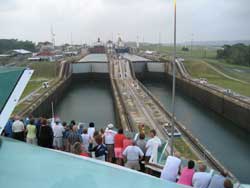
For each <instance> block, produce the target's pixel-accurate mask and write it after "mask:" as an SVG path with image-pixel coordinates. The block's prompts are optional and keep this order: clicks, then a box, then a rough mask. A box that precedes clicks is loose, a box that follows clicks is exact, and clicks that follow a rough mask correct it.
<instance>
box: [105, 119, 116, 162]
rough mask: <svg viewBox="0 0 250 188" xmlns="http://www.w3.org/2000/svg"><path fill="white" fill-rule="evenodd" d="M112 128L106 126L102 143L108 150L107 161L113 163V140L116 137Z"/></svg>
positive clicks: (112, 126)
mask: <svg viewBox="0 0 250 188" xmlns="http://www.w3.org/2000/svg"><path fill="white" fill-rule="evenodd" d="M113 128H114V125H113V124H111V123H110V124H108V127H107V128H106V130H105V132H104V143H105V145H106V146H107V149H108V155H107V161H108V162H113V159H114V158H115V152H114V143H115V141H114V138H115V135H116V133H117V132H116V131H113V130H112V129H113Z"/></svg>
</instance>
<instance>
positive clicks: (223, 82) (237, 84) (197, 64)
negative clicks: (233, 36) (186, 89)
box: [185, 60, 250, 96]
mask: <svg viewBox="0 0 250 188" xmlns="http://www.w3.org/2000/svg"><path fill="white" fill-rule="evenodd" d="M207 63H211V65H212V66H214V67H215V68H216V69H218V70H219V71H221V72H222V73H223V74H226V75H228V76H230V77H233V78H235V79H239V81H237V80H233V78H229V77H227V76H226V75H223V74H221V73H219V72H217V71H216V70H214V69H213V68H211V67H210V66H209V65H208V64H207ZM185 66H186V68H187V70H188V71H189V73H190V74H191V76H192V77H194V78H206V79H207V80H208V82H209V83H212V84H215V85H218V86H221V87H223V88H228V89H231V90H233V91H235V92H237V93H240V94H242V95H245V96H250V82H249V79H250V71H249V72H247V71H245V72H244V73H243V72H238V73H237V71H232V70H233V68H235V67H236V66H235V65H227V64H224V63H220V62H216V61H215V60H212V61H211V60H210V61H209V60H187V61H185ZM227 67H229V68H227ZM238 69H239V67H238V66H237V69H236V70H238ZM241 69H246V70H247V69H248V68H246V67H242V66H241ZM249 70H250V69H249ZM228 72H231V73H228Z"/></svg>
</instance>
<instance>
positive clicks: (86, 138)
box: [82, 134, 90, 151]
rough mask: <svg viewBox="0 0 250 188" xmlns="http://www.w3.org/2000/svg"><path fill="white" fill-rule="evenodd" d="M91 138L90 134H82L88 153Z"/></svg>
mask: <svg viewBox="0 0 250 188" xmlns="http://www.w3.org/2000/svg"><path fill="white" fill-rule="evenodd" d="M89 140H90V136H89V135H88V134H82V144H83V147H84V148H85V150H87V151H88V148H89Z"/></svg>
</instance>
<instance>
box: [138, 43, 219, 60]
mask: <svg viewBox="0 0 250 188" xmlns="http://www.w3.org/2000/svg"><path fill="white" fill-rule="evenodd" d="M182 47H183V46H177V56H178V57H183V58H188V59H189V58H215V57H216V49H215V48H212V47H206V46H193V47H192V51H191V49H190V46H187V47H188V48H189V49H190V50H189V51H187V52H185V51H182ZM142 49H144V50H152V51H158V52H160V53H161V54H163V55H165V56H166V57H170V56H172V55H173V51H174V48H173V46H160V47H159V46H157V45H149V46H143V47H142Z"/></svg>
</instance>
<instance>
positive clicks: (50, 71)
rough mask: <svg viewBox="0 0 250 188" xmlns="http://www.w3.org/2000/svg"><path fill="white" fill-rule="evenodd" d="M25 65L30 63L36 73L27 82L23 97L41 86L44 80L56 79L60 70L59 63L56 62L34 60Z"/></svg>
mask: <svg viewBox="0 0 250 188" xmlns="http://www.w3.org/2000/svg"><path fill="white" fill-rule="evenodd" d="M23 65H25V66H27V65H28V66H29V67H30V68H31V69H33V70H34V73H33V75H32V77H31V79H30V81H29V83H28V84H27V86H26V88H25V90H24V92H23V94H22V97H21V98H23V97H25V96H26V95H28V94H29V93H30V92H32V91H34V90H35V89H37V88H39V87H40V86H41V85H42V83H43V82H44V81H48V80H51V79H54V78H55V77H56V75H57V72H58V71H57V66H56V65H57V64H56V63H55V62H32V63H28V64H23Z"/></svg>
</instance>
